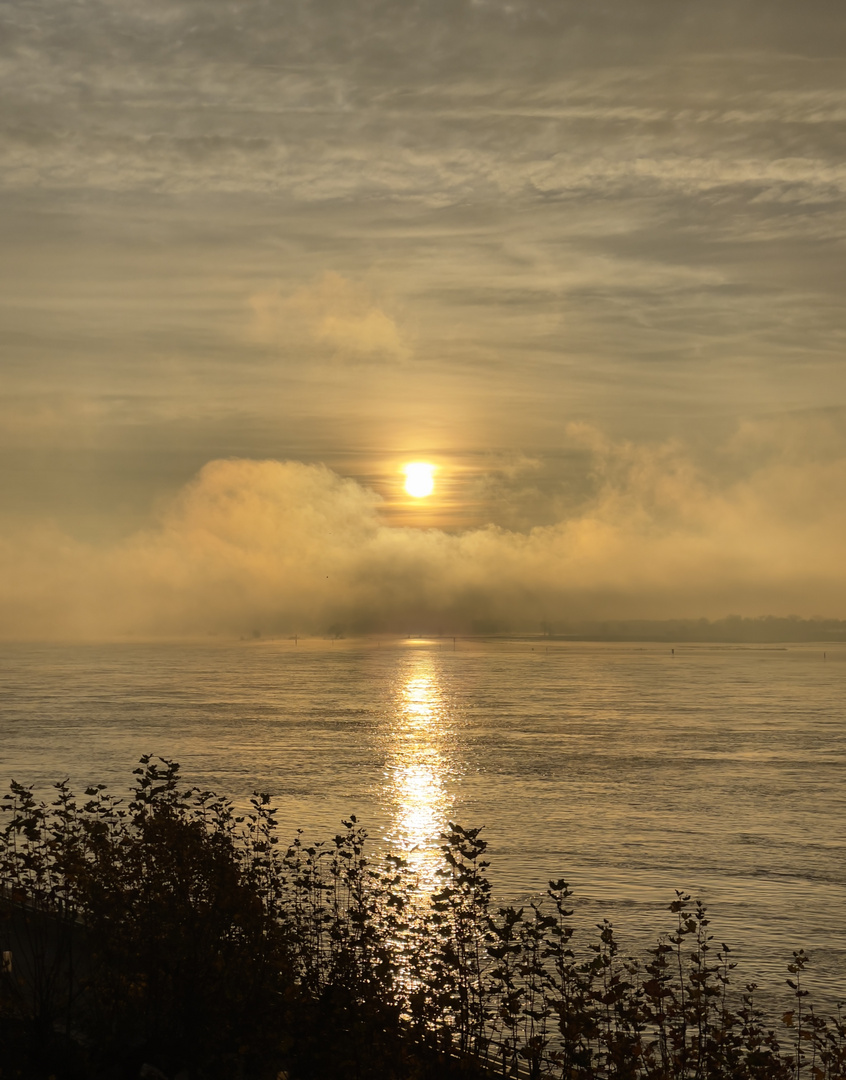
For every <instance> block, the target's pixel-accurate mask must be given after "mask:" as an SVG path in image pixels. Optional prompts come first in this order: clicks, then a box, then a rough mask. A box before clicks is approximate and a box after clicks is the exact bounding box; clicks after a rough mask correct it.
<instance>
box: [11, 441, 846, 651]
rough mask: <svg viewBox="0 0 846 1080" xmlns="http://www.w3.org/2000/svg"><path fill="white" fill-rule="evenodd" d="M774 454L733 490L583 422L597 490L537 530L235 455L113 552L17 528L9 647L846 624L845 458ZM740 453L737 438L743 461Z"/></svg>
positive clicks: (657, 450) (783, 449)
mask: <svg viewBox="0 0 846 1080" xmlns="http://www.w3.org/2000/svg"><path fill="white" fill-rule="evenodd" d="M773 434H774V433H772V432H770V433H769V434H768V433H767V432H766V431H758V432H756V433H754V436H753V435H752V434H750V431H749V430H748V429H747V430H746V431H745V432H741V433H740V434H739V435H738V436H737V438H738V439H739V440H740V441H741V442H742V443H743V444H744V445H746V446H748V445H749V444H750V442H752V443H754V442H755V441H756V440H757V443H758V444H759V446H760V445H761V444H767V445H768V453H767V454H766V455H765V456H764V457H760V458H759V460H758V461H757V463H756V464H755V465H754V467H752V468H750V469H749V470H748V471H747V473H746V475H743V476H741V477H739V478H738V477H735V478H734V479H731V480H729V481H720V480H719V479H718V477H717V475H716V473H714V472H713V471H710V472H709V471H706V470H704V469H703V468H702V467H701V466H699V465H697V464H696V463H695V462H694V461H693V459H692V458H691V456H690V455H689V454H688V453H686V452H685V450H684V448H683V447H682V446H681V445H680V444H678V443H674V442H665V443H661V444H634V443H631V442H613V441H610V440H608V439H606V438H605V437H604V436H602V435H601V433H598V432H596V431H595V430H593V429H588V428H585V427H581V428H574V429H572V430H571V432H570V438H571V440H572V441H573V442H574V443H576V444H579V445H581V446H582V447H583V448H584V447H586V448H588V450H589V452H590V454H591V460H592V463H593V469H594V474H595V481H596V489H595V495H594V496H593V498H592V499H591V500H590V502H589V503H588V504H587V505H585V506H583V507H582V508H581V509H580V510H579V511H578V512H577V513H574V514H573V515H572V516H570V517H565V518H563V519H562V520H560V521H558V522H556V523H555V524H553V525H548V526H543V527H537V528H534V529H531V530H529V531H527V532H515V531H510V530H507V529H503V528H497V527H494V526H489V527H486V528H481V529H473V530H469V531H466V532H463V533H458V534H449V533H446V532H442V531H440V530H437V529H427V530H422V529H412V528H395V527H390V526H388V525H386V524H385V522H384V520H383V518H382V516H381V514H380V500H379V498H378V496H376V495H375V494H373V493H372V492H371V491H369V490H368V489H366V488H364V487H363V486H361V485H360V484H358V483H355V482H354V481H352V480H345V479H342V478H341V477H339V476H337V475H336V474H335V473H333V472H331V471H330V470H329V469H327V468H325V467H323V466H313V465H304V464H301V463H298V462H278V461H248V460H220V461H213V462H210V463H209V464H208V465H206V466H205V467H204V468H203V469H202V470H201V471H200V473H199V474H198V475H197V476H196V477H195V479H194V480H193V481H192V482H191V483H190V484H188V485H187V486H186V487H185V488H184V489H183V490H182V491H181V492H180V493H179V494H178V496H177V497H176V498H175V499H174V500H173V501H172V502H171V503H170V504H169V505H168V507H167V508H166V510H165V511H164V512H163V513H162V515H161V517H160V518H159V520H158V521H157V522H156V523H155V525H153V526H151V527H149V528H147V529H145V530H143V531H140V532H138V533H136V534H135V535H133V536H131V537H130V538H128V539H126V540H124V541H122V542H120V543H114V544H111V545H101V546H99V547H94V546H90V545H88V546H87V545H83V544H79V543H77V542H74V541H73V540H71V539H70V538H68V537H66V536H63V535H62V534H60V533H58V532H57V531H56V530H55V529H52V530H51V529H49V528H41V529H32V530H30V531H28V532H19V533H18V534H17V535H12V534H7V535H6V537H5V538H4V540H3V549H4V550H3V551H2V553H0V554H2V561H0V565H2V566H3V567H5V571H4V574H3V577H2V579H1V580H0V600H2V606H3V609H4V610H5V612H6V619H5V622H4V626H5V635H6V636H7V637H8V638H16V637H17V638H58V639H62V638H111V637H125V636H142V637H150V636H167V637H174V636H183V635H189V636H197V635H204V634H208V633H212V634H229V635H231V634H248V633H250V632H251V631H252V630H254V629H258V630H260V631H261V632H263V633H291V632H294V631H298V632H300V633H320V632H324V631H325V630H326V629H327V628H328V627H330V626H332V625H340V626H342V627H344V628H345V629H346V630H347V631H348V632H364V631H386V630H387V631H391V630H393V631H398V632H404V631H407V630H411V629H413V630H442V631H444V632H449V631H450V630H452V631H453V632H461V631H469V630H473V629H479V628H492V627H497V628H499V629H537V628H538V626H539V625H540V624H541V622H549V621H555V620H559V621H562V620H567V619H583V618H670V617H697V616H701V615H706V616H709V617H720V616H724V615H726V614H729V613H737V614H745V615H758V614H776V615H779V614H781V615H786V614H790V613H793V612H796V613H799V614H804V615H814V614H823V615H829V616H840V615H842V614H843V611H844V607H845V606H846V567H844V565H843V560H842V536H843V535H844V533H845V532H846V508H844V507H843V506H842V504H841V501H840V500H837V499H834V498H832V497H831V496H832V493H833V492H837V491H842V490H844V487H846V447H844V445H843V442H842V440H840V442H839V445H838V453H837V454H832V453H831V442H830V441H829V442H825V441H824V452H823V453H821V454H817V453H816V450H817V449H819V444H818V445H817V447H816V448H815V447H814V445H813V444H812V445H811V447H810V453H809V452H808V447H807V445H806V446H805V447H804V448H803V446H802V445H801V442H800V441H798V440H795V439H794V440H793V442H792V443H791V442H790V441H789V440H788V441H787V442H786V443H785V444H784V445H781V444H779V443H778V441H777V440H776V439H775V438H773V437H772V436H773ZM725 452H726V453H727V454H730V453H732V447H731V445H729V446H728V447H727V448H726V451H725Z"/></svg>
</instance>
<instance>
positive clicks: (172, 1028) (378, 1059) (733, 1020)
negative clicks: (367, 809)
mask: <svg viewBox="0 0 846 1080" xmlns="http://www.w3.org/2000/svg"><path fill="white" fill-rule="evenodd" d="M2 807H3V810H4V811H5V815H4V821H3V827H2V829H0V889H2V894H0V917H1V918H0V938H1V939H2V949H3V970H2V974H0V1048H1V1049H2V1053H0V1075H2V1077H3V1080H7V1078H11V1077H17V1078H19V1080H39V1078H43V1080H47V1078H48V1077H53V1078H55V1080H75V1078H83V1077H86V1078H94V1080H98V1078H99V1080H112V1078H114V1080H118V1078H122V1077H127V1078H130V1077H131V1078H132V1080H135V1078H136V1077H139V1076H146V1077H156V1076H160V1075H164V1076H166V1077H168V1078H171V1080H173V1078H175V1077H177V1076H179V1077H181V1078H183V1080H202V1078H208V1080H218V1078H220V1080H223V1078H240V1080H250V1078H255V1080H284V1078H286V1077H290V1078H291V1080H329V1078H331V1080H370V1078H374V1080H375V1078H379V1080H427V1078H431V1080H450V1078H452V1077H477V1078H484V1077H526V1078H529V1080H540V1078H542V1077H549V1078H552V1077H556V1078H561V1080H603V1078H612V1077H614V1078H620V1080H700V1078H701V1080H788V1078H794V1080H801V1078H802V1077H807V1078H808V1080H842V1078H843V1077H844V1076H846V1029H845V1028H844V1023H843V1020H842V1017H841V1016H840V1014H839V1012H838V1013H837V1015H833V1016H823V1015H820V1013H819V1012H818V1011H816V1010H815V1009H814V1008H813V1006H811V1005H810V1004H809V1001H810V999H809V997H808V989H807V987H806V973H805V968H806V964H807V957H806V956H805V954H804V953H803V952H802V951H801V950H800V951H797V952H795V953H794V954H793V958H792V960H791V962H790V963H789V965H788V971H789V980H788V990H789V1001H788V1004H787V1007H786V1009H785V1011H784V1013H783V1015H782V1016H781V1020H780V1023H779V1025H778V1031H776V1030H773V1029H772V1028H771V1027H769V1026H767V1023H766V1022H765V1019H764V1016H763V1014H762V1011H761V1009H760V1007H759V1005H758V1003H757V1000H756V994H755V989H756V988H755V986H754V985H753V984H746V985H745V986H743V987H741V988H740V989H739V990H735V989H734V986H733V981H732V973H733V970H734V968H735V963H734V961H733V960H732V956H731V951H730V949H729V948H728V946H727V945H725V944H717V943H715V941H714V939H713V937H712V934H711V933H710V923H709V919H708V917H707V914H706V912H705V909H704V907H703V906H702V905H701V904H700V903H697V902H692V901H691V899H690V897H688V896H686V895H683V894H681V893H677V894H676V897H675V899H674V900H673V901H672V902H671V904H670V905H669V913H670V919H669V926H668V932H667V933H666V934H665V935H663V936H662V937H661V938H660V939H659V940H658V941H657V942H656V944H655V946H654V947H653V948H652V949H650V950H648V951H647V952H646V953H645V955H644V956H643V957H642V958H640V959H635V958H632V957H628V956H625V955H624V954H623V953H622V952H621V951H620V948H619V945H618V942H617V938H616V936H615V933H614V929H613V926H612V924H611V923H610V922H608V921H603V923H602V924H601V925H599V926H598V927H596V928H594V931H593V932H589V933H588V934H585V935H579V934H577V930H576V927H575V925H574V923H573V908H572V907H571V906H570V897H571V893H570V890H569V888H568V886H567V883H566V882H565V881H563V880H559V881H552V882H550V883H549V888H548V890H547V893H546V896H545V897H544V898H543V899H542V900H540V899H539V900H538V901H537V902H533V903H530V904H527V905H524V906H521V907H514V906H499V905H497V904H495V903H494V901H493V899H492V890H491V884H490V880H489V878H488V875H487V870H488V863H487V861H486V860H485V859H484V854H485V847H486V845H485V841H484V840H483V839H482V838H481V836H480V830H479V829H464V828H461V827H460V826H458V825H450V827H449V830H448V831H447V833H446V834H445V835H444V837H443V846H442V849H441V851H442V855H443V867H442V871H441V873H440V879H439V882H440V883H439V885H438V887H437V888H436V889H435V891H434V892H432V893H431V894H430V893H427V892H425V891H424V890H422V889H421V888H420V887H419V886H418V883H417V882H416V880H415V877H414V874H413V873H412V872H411V870H410V869H409V867H408V865H407V864H406V863H405V861H404V860H403V859H402V858H400V857H399V856H394V855H387V856H385V857H382V858H380V859H378V860H377V861H375V862H372V861H371V860H370V858H369V856H368V854H367V849H366V842H365V841H366V838H365V832H364V830H363V829H362V828H361V826H360V825H359V823H358V822H357V821H356V819H355V818H354V817H351V818H350V819H349V820H348V821H345V822H344V823H343V829H342V831H341V832H339V833H338V835H336V836H335V837H334V838H332V839H331V840H329V841H327V842H325V843H322V844H314V845H311V844H308V843H306V842H305V841H304V839H303V838H302V836H301V835H299V834H298V835H297V836H296V837H295V839H294V840H293V842H292V843H291V844H280V842H279V836H278V828H277V824H276V810H275V809H274V808H273V806H272V804H271V802H270V799H269V797H268V796H267V795H263V794H256V795H255V796H254V797H253V799H252V801H251V804H250V808H249V812H247V813H246V814H244V815H243V816H241V815H238V814H236V813H235V811H234V810H233V807H232V805H231V803H229V802H228V801H227V800H225V799H222V798H220V797H218V796H217V795H215V794H213V793H212V792H209V791H201V790H198V789H194V788H186V787H185V786H184V785H183V783H182V780H181V778H180V775H179V767H178V765H177V764H175V763H174V762H171V761H167V760H163V759H153V758H150V757H144V758H142V760H141V764H140V767H139V768H138V769H137V770H136V772H135V780H134V787H133V789H132V793H131V796H130V797H129V798H128V799H127V800H126V801H125V802H124V801H122V800H120V799H119V798H117V797H115V796H113V795H112V794H110V793H109V792H108V791H107V790H106V789H105V787H104V786H103V785H100V784H98V785H95V786H92V787H90V788H88V789H87V790H86V791H85V794H84V797H83V798H81V799H79V800H78V799H77V798H75V796H74V795H73V793H72V792H71V791H70V789H69V787H68V785H67V783H64V782H60V783H57V784H56V785H55V797H54V799H53V801H52V803H51V804H49V805H46V804H45V803H44V802H42V801H39V800H38V799H36V798H35V796H34V794H33V790H32V788H30V787H26V786H23V785H21V784H19V783H12V784H11V786H10V790H9V793H8V794H7V795H6V796H5V797H4V799H3V800H2ZM582 939H583V940H582ZM579 941H582V943H581V945H579Z"/></svg>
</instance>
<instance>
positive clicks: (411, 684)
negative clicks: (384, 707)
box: [387, 655, 452, 888]
mask: <svg viewBox="0 0 846 1080" xmlns="http://www.w3.org/2000/svg"><path fill="white" fill-rule="evenodd" d="M410 659H411V658H410ZM449 758H450V755H449V716H448V710H447V707H446V702H445V699H444V694H443V690H442V687H441V684H440V680H439V678H438V673H437V671H436V670H435V667H434V665H433V664H432V660H431V657H428V656H426V655H417V656H415V657H414V658H413V660H412V666H411V668H410V670H408V672H407V674H406V677H405V678H404V679H403V680H402V682H401V683H399V685H398V687H397V701H396V714H395V721H394V726H393V727H392V730H391V732H390V746H389V754H388V762H387V779H388V787H389V798H390V800H391V802H392V804H393V808H394V809H393V820H392V824H391V832H390V834H389V836H388V840H389V842H390V843H391V845H392V847H393V848H394V850H395V852H396V853H397V854H402V855H404V856H405V857H406V858H407V859H408V862H409V866H410V867H411V869H412V870H413V871H414V872H415V874H416V875H417V877H418V880H419V882H420V885H421V886H422V887H424V888H433V887H434V886H435V884H436V882H437V878H436V870H437V869H438V867H439V866H440V853H439V851H438V847H439V841H440V835H441V833H442V832H443V831H444V829H445V827H446V824H447V821H448V819H449V813H450V808H451V806H452V796H451V795H450V793H449V791H448V788H447V776H448V774H449V772H450V760H449Z"/></svg>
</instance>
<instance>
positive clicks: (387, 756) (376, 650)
mask: <svg viewBox="0 0 846 1080" xmlns="http://www.w3.org/2000/svg"><path fill="white" fill-rule="evenodd" d="M823 650H825V653H826V656H825V658H824V656H823ZM844 680H846V650H844V649H843V648H840V647H838V646H831V645H826V646H819V647H817V646H805V645H801V646H787V647H784V648H774V647H772V646H769V647H760V648H756V647H752V646H714V645H702V646H677V647H675V653H674V654H673V653H671V651H670V646H667V645H628V644H625V645H605V644H602V645H595V644H582V643H560V642H553V643H549V644H545V643H542V642H523V641H512V642H467V641H459V642H457V643H456V647H455V649H453V643H452V640H451V639H450V640H449V641H438V640H430V641H426V640H408V641H385V642H381V643H377V642H375V641H370V642H345V641H338V642H322V641H314V642H303V641H300V642H299V643H298V644H297V645H295V644H294V642H293V641H279V642H239V643H232V644H214V645H208V646H199V645H193V646H185V645H155V646H154V645H110V646H96V647H95V646H75V647H63V646H4V647H3V648H2V651H0V777H4V778H9V777H14V778H16V779H18V780H21V781H23V782H26V783H34V784H36V785H37V786H40V787H42V788H43V787H44V786H45V785H46V784H47V783H48V782H49V781H52V780H55V779H57V778H60V777H64V776H69V777H70V778H71V780H72V782H73V783H74V784H76V785H77V786H78V787H79V788H82V786H84V785H85V784H88V783H89V782H106V783H108V784H109V785H110V787H114V788H116V789H118V790H123V789H125V788H126V787H127V785H128V782H129V775H130V772H131V769H132V767H133V766H134V764H135V763H136V762H137V759H138V757H139V756H140V755H141V754H142V753H150V752H152V753H155V754H160V755H162V756H165V757H171V758H175V759H176V760H178V761H179V762H180V763H181V764H182V768H183V773H184V774H185V776H186V778H187V779H188V780H189V781H190V782H191V783H195V784H197V785H201V786H207V787H212V788H214V789H215V790H217V791H219V792H221V793H225V794H228V795H230V796H232V797H234V798H235V799H236V800H237V801H240V802H243V800H244V799H245V798H246V797H247V796H248V795H249V793H250V792H252V791H253V790H254V789H259V790H266V791H269V792H271V793H272V794H273V795H274V796H275V797H276V800H277V802H278V805H279V807H280V819H281V820H282V822H283V827H284V830H285V831H287V832H288V833H290V834H291V835H293V833H294V830H295V829H296V828H298V827H302V828H303V829H304V830H305V832H306V834H307V835H308V836H309V838H311V839H318V838H321V837H326V836H329V835H332V834H333V833H334V832H335V831H336V830H337V827H338V824H339V822H340V820H341V818H342V817H344V816H347V815H349V814H350V813H355V814H357V816H358V817H359V819H360V820H361V821H363V822H364V823H365V824H366V825H367V827H368V830H369V832H370V834H371V836H372V837H373V838H374V839H375V840H376V841H377V843H378V844H379V845H380V846H382V847H386V846H390V847H392V848H393V849H395V850H403V851H406V852H409V853H410V858H411V860H412V862H413V863H414V864H415V865H416V866H417V867H418V869H419V871H420V873H421V875H422V876H423V877H424V878H427V876H428V878H430V879H431V875H432V873H433V868H434V866H435V864H436V854H435V852H436V848H437V842H438V835H439V833H440V831H441V829H442V828H443V827H444V825H445V823H446V822H447V821H448V820H450V819H452V820H455V821H458V822H460V823H461V824H463V825H468V826H476V825H484V826H485V831H484V833H483V835H484V836H486V837H487V838H488V840H489V844H490V848H489V852H490V856H491V861H492V864H493V865H492V868H491V875H492V879H493V882H494V889H495V892H496V894H497V895H498V896H500V897H502V898H503V899H508V900H509V901H511V900H514V899H526V898H528V897H531V896H534V895H537V894H539V893H541V892H543V889H544V888H545V884H546V882H547V881H548V880H549V879H550V878H553V877H554V878H558V877H564V878H566V879H567V880H568V881H569V882H570V884H571V885H572V887H574V888H575V890H576V899H577V905H576V906H577V918H578V919H579V920H580V923H581V924H583V925H585V926H588V927H589V926H591V925H592V924H593V923H595V922H596V921H598V920H599V919H602V918H604V917H607V918H610V919H611V920H612V921H613V922H614V923H615V925H616V926H618V927H619V930H620V935H621V937H622V939H623V943H624V945H627V946H630V947H632V948H640V947H642V946H643V944H645V943H647V942H648V941H650V940H651V939H652V938H654V936H655V935H656V934H657V933H658V932H659V930H662V929H669V927H670V923H669V921H668V919H669V916H668V915H667V913H666V911H665V908H666V905H667V904H668V903H669V902H670V900H672V899H673V897H674V890H675V889H676V888H679V889H684V890H687V891H688V892H690V893H692V894H693V895H694V896H701V897H702V898H703V899H704V900H705V901H706V903H707V904H708V905H709V907H710V909H711V913H712V917H713V929H714V932H715V934H716V936H717V938H718V940H719V941H726V942H728V943H729V944H730V945H732V946H733V947H735V948H736V949H737V952H738V955H739V958H740V961H741V969H740V972H741V980H742V981H747V980H749V979H754V980H755V981H757V982H759V983H761V984H762V985H763V986H765V987H767V988H772V987H774V986H776V985H778V984H780V983H782V982H783V978H784V973H785V972H784V968H785V964H786V962H787V960H789V959H790V955H791V951H792V949H794V948H798V947H800V946H802V947H804V948H805V949H806V950H807V951H808V952H809V953H810V954H811V957H812V970H813V972H814V983H815V986H816V987H817V994H818V996H819V997H821V998H822V999H824V1000H825V1001H830V1000H832V999H834V998H835V997H838V996H839V997H846V977H844V973H846V904H844V898H846V842H845V841H844V828H843V820H844V810H846V784H845V783H844V766H846V720H844V707H843V701H844Z"/></svg>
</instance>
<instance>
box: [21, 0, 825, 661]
mask: <svg viewBox="0 0 846 1080" xmlns="http://www.w3.org/2000/svg"><path fill="white" fill-rule="evenodd" d="M844 53H846V19H844V18H843V12H842V7H841V5H840V4H839V3H837V2H835V0H803V2H802V3H801V4H800V3H798V2H796V0H789V2H788V0H730V2H728V0H713V2H710V3H708V4H702V3H699V2H695V3H694V2H693V0H636V2H632V0H591V2H588V0H581V2H573V0H538V2H533V0H510V2H508V3H504V2H500V0H402V2H392V0H382V2H377V0H241V2H239V3H237V4H233V3H229V2H227V3H224V2H221V0H202V2H200V0H145V2H144V3H143V4H138V3H136V2H134V0H133V2H132V3H130V2H129V0H0V229H2V244H0V637H2V638H5V639H15V638H22V639H62V640H64V639H89V638H90V639H99V638H114V637H117V638H120V637H127V636H128V637H133V636H141V637H157V636H163V637H179V636H186V635H187V636H203V635H206V634H214V635H233V634H234V635H240V634H249V633H252V632H253V630H258V631H260V632H262V633H266V634H287V633H294V632H298V633H304V634H305V633H325V632H327V631H328V630H329V628H330V627H332V628H336V629H337V628H341V629H343V630H344V632H348V633H361V632H369V633H370V632H384V631H396V632H406V631H408V632H411V631H415V632H416V631H426V632H437V631H440V632H443V633H449V632H471V631H474V630H475V631H482V630H490V629H497V630H503V631H504V630H521V631H522V630H529V631H531V630H538V629H539V628H540V627H541V626H550V625H552V626H555V625H558V624H563V623H566V622H567V621H568V620H578V619H586V618H608V619H612V618H613V619H625V618H683V617H691V618H698V617H708V618H720V617H723V616H726V615H729V614H741V615H750V616H755V615H768V614H772V615H787V614H794V613H795V614H798V615H800V616H803V617H813V616H817V615H819V616H825V617H846V558H844V557H843V556H844V541H843V537H844V536H846V505H844V496H843V493H844V492H846V357H844V346H846V304H844V303H843V293H844V282H846V273H845V272H844V271H846V265H844V235H846V155H845V154H844V150H846V63H844V59H846V56H844ZM416 460H422V461H428V462H431V463H432V464H434V465H435V466H436V467H437V471H436V474H435V479H436V486H435V491H434V493H433V495H432V496H431V497H429V498H427V499H420V500H414V499H411V498H410V497H408V496H407V495H406V494H405V493H404V491H403V476H402V472H401V469H402V466H403V464H404V463H406V462H408V461H416Z"/></svg>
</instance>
